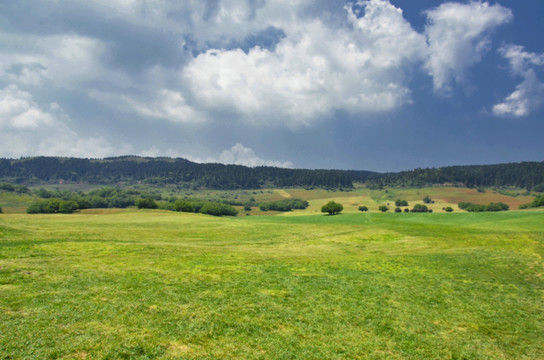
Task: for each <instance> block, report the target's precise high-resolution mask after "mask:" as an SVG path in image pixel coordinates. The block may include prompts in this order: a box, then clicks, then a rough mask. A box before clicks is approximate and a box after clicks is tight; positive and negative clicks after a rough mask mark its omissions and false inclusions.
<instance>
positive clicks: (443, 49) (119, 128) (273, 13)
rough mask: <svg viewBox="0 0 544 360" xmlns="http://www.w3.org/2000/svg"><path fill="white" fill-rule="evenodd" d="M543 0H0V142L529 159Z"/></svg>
mask: <svg viewBox="0 0 544 360" xmlns="http://www.w3.org/2000/svg"><path fill="white" fill-rule="evenodd" d="M542 14H544V1H542V0H523V1H519V0H501V1H488V2H487V1H452V2H449V1H440V0H358V1H342V0H184V1H174V0H18V1H3V2H1V3H0V157H4V158H19V157H22V156H37V155H47V156H74V157H86V158H87V157H88V158H103V157H110V156H119V155H140V156H152V157H157V156H167V157H183V158H186V159H189V160H192V161H196V162H221V163H227V164H241V165H247V166H261V165H267V166H281V167H291V168H327V169H358V170H372V171H380V172H383V171H400V170H409V169H414V168H425V167H439V166H449V165H466V164H491V163H504V162H518V161H543V160H544V140H543V135H544V41H542V36H543V35H544V22H542V21H541V17H542Z"/></svg>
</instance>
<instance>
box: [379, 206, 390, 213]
mask: <svg viewBox="0 0 544 360" xmlns="http://www.w3.org/2000/svg"><path fill="white" fill-rule="evenodd" d="M378 210H380V211H381V212H387V211H389V208H388V207H387V206H385V205H380V207H379V208H378Z"/></svg>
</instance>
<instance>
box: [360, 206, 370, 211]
mask: <svg viewBox="0 0 544 360" xmlns="http://www.w3.org/2000/svg"><path fill="white" fill-rule="evenodd" d="M359 211H362V212H367V211H368V207H366V206H364V205H363V206H359Z"/></svg>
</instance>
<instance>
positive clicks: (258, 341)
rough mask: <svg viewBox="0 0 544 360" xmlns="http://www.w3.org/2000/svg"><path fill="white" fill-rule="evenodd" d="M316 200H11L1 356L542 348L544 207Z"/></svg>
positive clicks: (0, 296) (0, 279)
mask: <svg viewBox="0 0 544 360" xmlns="http://www.w3.org/2000/svg"><path fill="white" fill-rule="evenodd" d="M335 194H339V193H335ZM343 194H350V193H343ZM351 195H352V196H353V195H355V196H365V195H364V194H363V195H360V194H359V195H357V192H354V193H351ZM342 196H343V195H342ZM340 197H341V196H340ZM317 200H318V199H317ZM307 214H309V215H302V214H301V215H300V216H259V217H257V216H249V217H246V216H243V217H240V216H239V217H237V218H216V217H210V216H206V215H200V214H186V213H172V212H166V211H136V210H123V211H103V212H101V211H97V210H93V211H89V212H87V213H80V214H72V215H26V214H0V358H2V359H217V358H230V359H353V358H362V359H541V358H544V346H543V342H542V339H544V279H543V272H544V263H543V259H542V256H543V255H544V243H543V242H544V225H543V224H544V212H543V211H515V212H504V213H461V212H454V213H452V214H446V213H432V214H426V213H424V214H411V213H410V214H404V213H402V214H394V213H387V214H381V213H376V212H371V213H366V214H363V213H357V212H352V213H349V212H348V213H346V214H341V215H337V216H324V215H322V214H313V213H312V212H308V213H307Z"/></svg>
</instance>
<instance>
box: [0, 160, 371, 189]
mask: <svg viewBox="0 0 544 360" xmlns="http://www.w3.org/2000/svg"><path fill="white" fill-rule="evenodd" d="M372 174H375V173H372V172H369V171H357V172H348V171H344V170H307V169H285V168H275V167H268V166H261V167H255V168H249V167H246V166H241V165H223V164H197V163H193V162H191V161H188V160H185V159H180V158H177V159H170V158H142V157H134V156H125V157H117V158H106V159H101V160H93V159H77V158H57V157H34V158H23V159H19V160H12V159H0V179H2V178H3V179H13V180H15V181H16V182H18V183H36V182H48V183H52V182H58V181H60V180H63V181H65V182H78V183H79V182H84V183H91V184H113V183H119V182H138V181H141V182H146V183H150V184H188V185H190V186H192V187H195V188H202V187H203V188H213V189H257V188H261V187H323V188H339V187H341V188H352V187H353V183H352V182H353V180H352V178H353V177H355V176H356V177H357V179H358V180H365V179H366V178H368V177H369V176H370V175H372Z"/></svg>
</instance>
